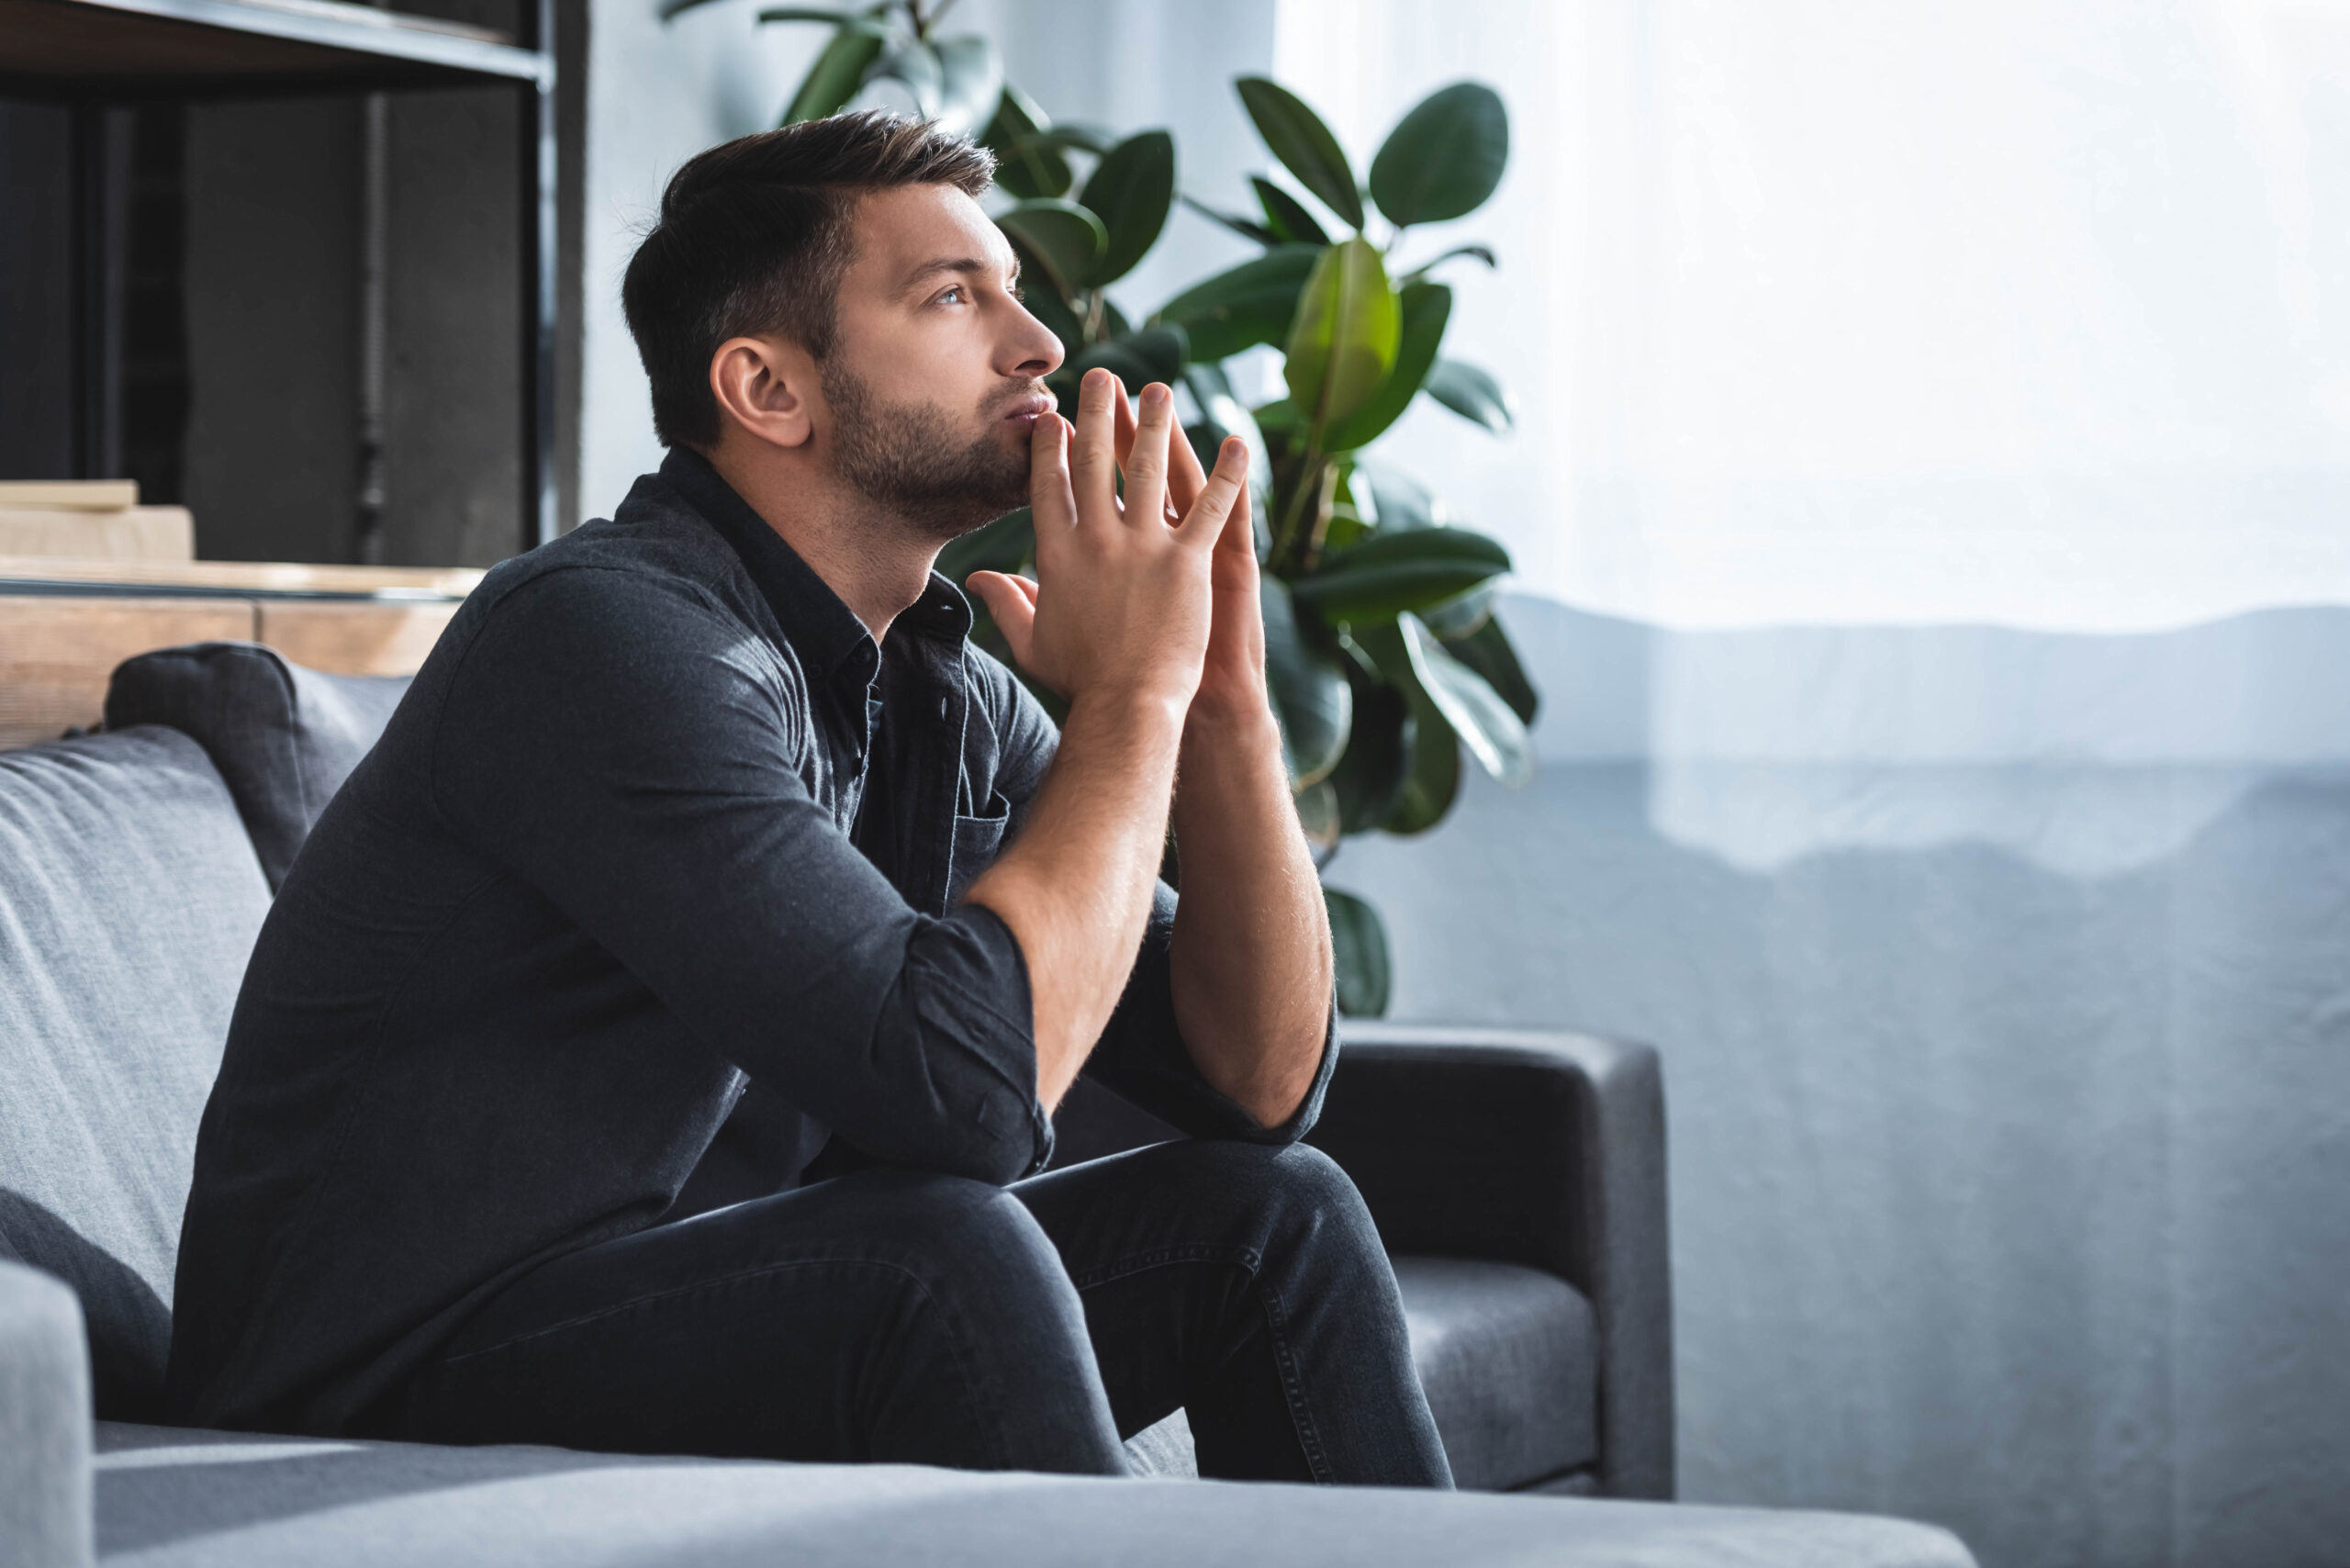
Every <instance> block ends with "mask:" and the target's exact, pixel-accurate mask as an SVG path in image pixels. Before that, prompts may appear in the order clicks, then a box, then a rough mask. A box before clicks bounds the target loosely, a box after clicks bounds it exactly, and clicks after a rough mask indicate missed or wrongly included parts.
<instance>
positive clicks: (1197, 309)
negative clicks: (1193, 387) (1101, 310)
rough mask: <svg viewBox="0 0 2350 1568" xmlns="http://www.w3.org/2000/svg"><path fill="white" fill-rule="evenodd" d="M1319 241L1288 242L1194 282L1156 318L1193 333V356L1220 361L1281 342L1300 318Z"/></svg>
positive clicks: (1159, 310)
mask: <svg viewBox="0 0 2350 1568" xmlns="http://www.w3.org/2000/svg"><path fill="white" fill-rule="evenodd" d="M1322 253H1323V252H1322V250H1321V248H1320V247H1318V246H1314V245H1283V246H1281V247H1279V248H1278V249H1275V250H1271V251H1268V252H1265V253H1264V254H1263V255H1261V256H1258V257H1256V258H1254V259H1253V260H1250V261H1246V262H1243V263H1240V264H1239V265H1238V266H1237V267H1234V268H1232V269H1231V270H1229V271H1227V272H1221V273H1218V274H1215V276H1214V277H1212V278H1208V279H1206V280H1205V281H1203V282H1201V283H1198V284H1194V285H1193V286H1192V287H1190V288H1187V289H1185V290H1184V291H1183V292H1182V293H1181V294H1179V295H1177V296H1176V297H1174V298H1172V299H1170V300H1169V301H1168V302H1167V303H1166V304H1165V305H1162V306H1160V307H1159V308H1158V314H1157V315H1156V316H1155V317H1154V318H1153V319H1155V320H1159V321H1165V322H1170V323H1172V324H1173V325H1175V326H1179V327H1181V328H1182V329H1183V330H1185V331H1186V332H1189V333H1190V334H1191V336H1192V358H1194V359H1199V360H1210V361H1213V360H1219V359H1224V358H1226V357H1228V356H1230V355H1232V354H1237V353H1239V352H1240V351H1241V350H1243V349H1248V348H1254V347H1255V346H1256V345H1257V344H1259V343H1278V342H1281V339H1282V337H1283V336H1284V335H1285V334H1286V333H1287V332H1288V331H1289V329H1290V323H1291V322H1292V320H1293V319H1295V318H1296V315H1297V302H1298V296H1299V295H1301V294H1302V293H1304V289H1305V280H1306V279H1307V278H1308V277H1310V276H1311V275H1313V272H1314V265H1315V261H1316V260H1317V259H1319V258H1320V256H1321V255H1322Z"/></svg>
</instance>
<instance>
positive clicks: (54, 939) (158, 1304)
mask: <svg viewBox="0 0 2350 1568" xmlns="http://www.w3.org/2000/svg"><path fill="white" fill-rule="evenodd" d="M269 899H270V892H269V884H268V882H267V881H266V880H265V879H263V875H262V869H261V865H260V862H259V860H258V859H257V858H256V857H255V856H254V853H253V846H252V841H251V840H250V839H249V838H247V836H246V834H245V829H244V826H243V823H242V821H241V818H240V816H239V814H238V812H237V806H236V803H235V801H233V800H232V799H231V798H230V796H229V790H228V787H227V785H226V784H225V783H224V782H223V781H222V779H221V777H220V775H219V773H218V771H217V770H216V769H215V768H214V767H213V766H212V763H211V761H210V760H209V759H208V758H207V756H206V755H205V752H204V748H203V747H202V746H200V745H197V744H196V742H195V741H194V740H193V739H191V738H190V737H188V736H187V735H185V734H178V733H176V732H174V731H172V730H167V729H160V728H140V729H131V730H126V731H123V732H120V733H118V734H114V733H109V734H97V735H90V736H85V737H83V738H79V739H73V740H64V741H58V742H55V743H52V744H50V745H38V746H29V747H27V748H25V749H24V750H21V751H11V752H0V1252H5V1253H6V1254H13V1255H14V1256H16V1257H17V1258H20V1259H22V1260H24V1261H25V1262H28V1263H30V1264H33V1265H35V1266H36V1267H39V1268H41V1269H46V1270H48V1271H50V1272H51V1273H54V1274H57V1275H60V1276H62V1278H63V1279H64V1280H65V1281H66V1282H68V1283H70V1284H72V1285H73V1287H74V1289H75V1290H77V1291H78V1292H79V1293H80V1294H81V1297H82V1307H83V1311H84V1315H85V1316H86V1317H87V1319H88V1323H89V1329H90V1342H91V1359H92V1363H93V1371H94V1372H95V1381H96V1385H97V1405H98V1414H99V1415H100V1416H102V1417H108V1418H129V1419H136V1418H138V1417H141V1416H146V1415H151V1414H153V1413H154V1412H155V1411H156V1410H157V1408H158V1406H159V1404H160V1399H161V1395H162V1378H163V1365H164V1360H165V1357H166V1355H167V1353H168V1351H169V1350H170V1343H171V1316H170V1310H171V1300H172V1275H173V1267H174V1263H175V1260H176V1255H177V1251H178V1246H179V1233H180V1217H181V1214H182V1211H183V1210H184V1209H185V1207H186V1204H187V1189H188V1178H189V1171H190V1170H191V1168H192V1166H193V1163H194V1159H195V1151H196V1123H197V1122H198V1120H199V1119H200V1118H201V1117H202V1115H203V1113H204V1104H205V1101H206V1099H207V1096H208V1095H209V1094H210V1093H211V1090H212V1080H213V1076H214V1074H215V1073H216V1072H217V1071H218V1069H219V1065H220V1053H221V1047H222V1044H223V1042H224V1041H225V1040H226V1039H227V1038H228V1033H229V1011H230V1009H231V1008H232V1007H233V1006H234V1004H235V1002H236V999H237V989H238V986H239V984H240V982H241V980H242V979H243V977H244V971H245V960H246V958H247V957H248V956H249V955H250V954H251V952H252V945H253V938H254V936H255V935H257V934H258V933H259V931H260V929H261V923H262V917H263V914H264V913H267V911H268V908H269Z"/></svg>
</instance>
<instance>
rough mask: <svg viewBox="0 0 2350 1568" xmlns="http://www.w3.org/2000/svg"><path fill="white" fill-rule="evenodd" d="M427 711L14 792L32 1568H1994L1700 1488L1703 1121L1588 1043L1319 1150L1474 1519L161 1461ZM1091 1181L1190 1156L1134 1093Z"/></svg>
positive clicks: (1341, 1107)
mask: <svg viewBox="0 0 2350 1568" xmlns="http://www.w3.org/2000/svg"><path fill="white" fill-rule="evenodd" d="M404 686H405V683H404V682H399V681H369V680H347V679H336V678H329V677H324V676H320V675H318V674H316V673H315V672H311V671H307V670H302V669H299V668H297V667H295V666H290V665H288V664H286V663H285V662H284V661H283V660H282V659H281V658H279V657H278V655H275V654H274V653H271V652H270V651H268V650H266V649H263V648H260V647H258V646H255V645H252V644H203V645H199V646H196V647H192V648H185V649H172V650H165V651H162V652H160V653H157V654H151V655H142V656H141V657H140V658H138V659H134V660H132V661H130V662H129V664H127V665H125V666H123V667H122V669H120V670H119V671H117V674H116V678H115V682H114V687H113V689H112V691H111V692H110V694H109V697H108V701H107V709H106V730H105V732H104V733H102V734H94V735H87V736H80V737H72V738H68V739H65V740H62V741H58V742H55V743H51V744H50V745H39V746H32V747H28V748H26V749H24V750H21V751H16V752H9V753H5V754H0V1564H6V1563H13V1562H26V1563H43V1564H47V1563H78V1562H87V1561H89V1560H90V1557H91V1554H92V1552H93V1551H95V1553H96V1554H97V1555H98V1556H99V1557H101V1558H103V1559H105V1560H106V1561H108V1562H115V1561H120V1562H142V1563H143V1562H152V1563H156V1564H179V1563H190V1564H193V1563H199V1562H224V1563H226V1562H236V1563H274V1562H285V1563H296V1562H306V1563H307V1562H335V1563H338V1564H342V1565H354V1568H355V1565H356V1564H361V1563H375V1562H382V1563H395V1562H398V1563H409V1562H415V1563H431V1564H433V1565H435V1568H442V1565H448V1564H462V1563H473V1562H482V1563H490V1562H499V1563H504V1562H533V1563H535V1562H548V1563H556V1562H562V1563H573V1562H611V1563H629V1564H634V1563H655V1562H708V1563H717V1562H736V1561H743V1562H749V1561H753V1560H757V1561H761V1562H766V1561H770V1560H774V1559H777V1558H779V1557H782V1556H785V1555H787V1554H788V1555H789V1558H790V1559H791V1560H792V1561H794V1562H844V1563H846V1562H860V1563H862V1562H897V1561H901V1560H902V1561H906V1562H916V1561H919V1562H924V1563H937V1562H1060V1561H1067V1562H1133V1563H1151V1562H1161V1561H1164V1562H1170V1563H1171V1562H1194V1561H1225V1560H1237V1561H1259V1560H1261V1561H1265V1562H1283V1563H1289V1562H1324V1561H1328V1562H1341V1561H1343V1562H1364V1561H1376V1562H1422V1561H1426V1562H1482V1561H1486V1560H1488V1559H1490V1560H1494V1561H1503V1560H1506V1561H1510V1562H1559V1563H1602V1562H1627V1563H1689V1564H1693V1565H1694V1564H1699V1563H1713V1562H1722V1563H1730V1562H1735V1563H1740V1564H1775V1563H1782V1562H1784V1563H1788V1564H1796V1563H1805V1564H1839V1563H1851V1564H1854V1565H1860V1564H1871V1565H1875V1564H1883V1565H1886V1568H1893V1565H1895V1564H1904V1565H1906V1564H1920V1565H1923V1564H1936V1565H1941V1564H1964V1563H1966V1562H1969V1561H1970V1560H1969V1559H1968V1557H1967V1555H1966V1553H1965V1551H1964V1548H1962V1547H1961V1546H1960V1545H1959V1544H1958V1543H1957V1542H1956V1541H1955V1540H1953V1539H1951V1538H1950V1537H1949V1536H1947V1535H1946V1534H1943V1533H1942V1532H1941V1531H1938V1530H1933V1529H1926V1528H1923V1527H1919V1526H1915V1525H1909V1524H1904V1523H1899V1522H1896V1521H1891V1520H1883V1519H1870V1518H1855V1517H1850V1516H1833V1515H1813V1514H1794V1513H1784V1512H1779V1513H1762V1512H1751V1511H1741V1510H1718V1509H1704V1508H1692V1507H1678V1506H1673V1507H1666V1506H1657V1505H1656V1504H1655V1503H1653V1502H1639V1501H1628V1500H1626V1499H1662V1498H1668V1497H1670V1495H1672V1488H1673V1397H1672V1371H1671V1337H1670V1316H1671V1313H1670V1300H1669V1296H1668V1293H1667V1278H1668V1274H1667V1265H1666V1259H1665V1223H1664V1219H1665V1216H1664V1177H1663V1168H1662V1160H1663V1141H1662V1130H1663V1129H1662V1088H1661V1085H1660V1081H1659V1078H1658V1072H1657V1063H1656V1058H1655V1057H1654V1055H1653V1054H1652V1053H1651V1052H1650V1051H1648V1050H1646V1049H1645V1048H1642V1047H1626V1046H1617V1045H1611V1044H1608V1043H1606V1042H1603V1041H1598V1040H1594V1039H1589V1038H1585V1037H1583V1036H1569V1035H1558V1034H1534V1033H1508V1032H1496V1031H1463V1030H1430V1029H1410V1028H1399V1027H1393V1026H1385V1027H1371V1026H1365V1025H1356V1026H1353V1027H1350V1028H1349V1029H1348V1031H1347V1037H1346V1053H1347V1056H1346V1061H1345V1064H1344V1066H1343V1068H1342V1070H1341V1071H1340V1073H1339V1075H1338V1077H1337V1080H1336V1081H1335V1082H1334V1084H1333V1087H1332V1090H1331V1093H1330V1098H1329V1101H1328V1105H1327V1109H1326V1113H1325V1116H1324V1119H1323V1123H1322V1126H1321V1127H1320V1128H1319V1129H1318V1130H1317V1132H1316V1134H1315V1139H1316V1141H1317V1142H1319V1143H1321V1144H1322V1145H1323V1147H1324V1148H1326V1149H1327V1150H1328V1151H1329V1152H1330V1153H1331V1154H1332V1155H1333V1156H1334V1157H1335V1158H1337V1159H1338V1160H1339V1162H1340V1163H1341V1164H1342V1165H1343V1166H1344V1167H1345V1168H1346V1169H1347V1170H1348V1171H1349V1172H1350V1173H1351V1174H1352V1175H1353V1176H1354V1178H1355V1180H1356V1182H1358V1184H1359V1185H1360V1187H1361V1188H1362V1190H1363V1192H1364V1193H1365V1195H1366V1197H1367V1198H1368V1199H1369V1201H1370V1203H1371V1209H1372V1212H1373V1213H1374V1215H1376V1216H1377V1218H1378V1220H1379V1223H1380V1226H1381V1230H1382V1235H1383V1236H1384V1238H1386V1239H1387V1241H1388V1243H1389V1246H1390V1248H1391V1249H1392V1250H1393V1253H1394V1255H1395V1262H1396V1271H1397V1275H1398V1277H1399V1279H1400V1280H1401V1281H1402V1282H1403V1285H1404V1297H1405V1302H1406V1305H1407V1307H1408V1309H1409V1312H1410V1316H1411V1327H1412V1336H1413V1349H1414V1351H1415V1354H1416V1357H1417V1359H1418V1361H1419V1363H1420V1367H1421V1372H1422V1377H1423V1381H1424V1382H1425V1383H1426V1384H1427V1389H1428V1393H1429V1397H1430V1403H1431V1405H1432V1406H1433V1407H1434V1408H1435V1411H1436V1414H1437V1417H1438V1427H1439V1429H1440V1430H1441V1431H1442V1434H1443V1437H1444V1440H1445V1444H1446V1447H1447V1450H1449V1453H1450V1455H1451V1457H1452V1461H1453V1464H1454V1468H1455V1470H1456V1472H1457V1473H1458V1474H1459V1476H1460V1480H1461V1483H1462V1484H1463V1485H1464V1487H1467V1488H1473V1489H1477V1490H1482V1491H1486V1492H1505V1491H1508V1492H1518V1493H1529V1492H1531V1493H1553V1494H1557V1493H1565V1494H1586V1495H1596V1496H1585V1497H1583V1498H1580V1499H1562V1498H1561V1497H1557V1496H1525V1495H1520V1496H1497V1495H1466V1494H1464V1495H1452V1496H1440V1495H1427V1494H1405V1493H1400V1492H1395V1493H1388V1492H1370V1491H1332V1490H1318V1491H1317V1490H1315V1489H1312V1488H1304V1487H1290V1486H1268V1485H1236V1484H1219V1483H1203V1482H1199V1481H1196V1480H1181V1481H1180V1482H1179V1480H1178V1478H1180V1477H1181V1476H1182V1475H1183V1473H1184V1472H1185V1471H1186V1470H1187V1469H1188V1465H1189V1453H1188V1439H1187V1434H1186V1433H1185V1432H1184V1430H1183V1429H1182V1427H1181V1419H1180V1416H1179V1417H1177V1418H1175V1419H1173V1420H1170V1421H1169V1423H1165V1424H1163V1425H1162V1426H1161V1427H1159V1428H1153V1429H1152V1430H1151V1431H1150V1432H1148V1433H1146V1434H1143V1435H1141V1436H1140V1437H1139V1438H1137V1439H1136V1442H1135V1444H1134V1445H1132V1446H1133V1449H1134V1452H1135V1457H1136V1468H1137V1469H1138V1470H1140V1471H1143V1472H1145V1473H1147V1474H1150V1475H1153V1476H1154V1477H1155V1478H1154V1479H1147V1480H1140V1481H1131V1482H1117V1481H1098V1480H1079V1479H1070V1478H1058V1477H1046V1476H1033V1475H979V1474H967V1473H952V1472H944V1471H931V1470H922V1469H915V1468H907V1467H881V1466H871V1467H849V1466H811V1465H794V1464H780V1463H754V1462H711V1461H701V1460H693V1459H685V1458H642V1457H632V1456H611V1455H598V1454H588V1453H576V1452H569V1451H564V1450H545V1449H522V1448H487V1449H453V1448H437V1447H431V1446H424V1445H413V1444H397V1443H372V1442H352V1441H341V1440H322V1439H304V1438H291V1437H268V1436H256V1435H252V1434H236V1433H223V1432H206V1431H196V1430H190V1429H184V1428H171V1427H166V1426H159V1425H154V1424H151V1423H153V1422H154V1421H156V1420H157V1419H158V1418H159V1417H160V1416H161V1414H162V1412H161V1410H160V1408H159V1404H158V1401H159V1394H160V1386H161V1376H162V1360H163V1355H164V1351H165V1349H166V1347H167V1345H168V1342H169V1336H170V1306H169V1302H170V1295H171V1288H172V1277H173V1260H174V1254H175V1249H176V1242H177V1234H178V1226H179V1217H180V1212H181V1208H182V1205H183V1204H184V1202H185V1196H186V1186H187V1179H188V1170H189V1164H190V1159H191V1154H192V1150H193V1147H194V1141H195V1136H196V1121H197V1117H198V1115H199V1114H200V1112H201V1110H202V1108H203V1104H204V1101H205V1097H206V1095H207V1092H208V1091H209V1088H210V1082H211V1077H212V1073H213V1071H214V1070H215V1069H216V1067H217V1065H218V1058H219V1053H220V1047H221V1041H222V1039H223V1037H224V1036H225V1034H226V1031H227V1025H228V1016H229V1008H230V1006H231V1004H232V1002H233V1001H234V999H235V995H236V991H237V986H238V981H239V979H240V976H241V972H242V969H243V963H244V958H245V955H246V953H247V952H248V951H249V949H250V947H251V945H252V939H253V935H254V933H255V932H256V930H257V929H258V927H259V925H260V922H261V919H262V916H263V913H264V912H265V911H266V909H267V907H268V903H269V900H270V896H271V892H272V890H273V889H274V887H275V886H276V884H277V883H278V881H279V880H280V879H282V878H283V877H284V874H285V868H286V867H287V866H288V865H289V864H290V863H291V861H292V858H293V856H294V854H295V852H296V850H297V849H298V847H299V846H300V843H301V839H302V836H303V834H305V833H306V832H307V831H308V825H309V823H311V822H312V821H314V820H315V818H316V816H317V814H318V812H319V809H320V808H321V807H322V806H323V805H324V804H325V801H326V800H327V798H328V797H329V796H330V795H331V793H332V792H333V790H334V789H335V788H336V787H337V785H338V784H339V783H340V782H341V778H343V777H344V776H345V775H346V774H347V773H348V772H349V770H350V768H351V767H352V766H353V764H354V763H355V762H356V761H357V760H358V758H359V757H360V756H361V755H363V754H364V750H365V748H366V746H367V745H370V744H372V741H373V738H374V736H375V734H377V733H378V732H379V731H380V729H381V727H382V724H383V722H384V720H385V718H386V716H387V715H388V713H389V711H390V709H391V707H392V705H393V704H394V703H396V702H397V699H398V696H399V694H400V692H401V690H402V689H404ZM1061 1136H1062V1139H1063V1142H1064V1146H1065V1148H1064V1158H1069V1159H1074V1158H1081V1157H1088V1156H1091V1155H1092V1154H1096V1153H1101V1152H1106V1151H1108V1150H1111V1149H1114V1148H1122V1147H1126V1146H1129V1145H1131V1144H1134V1143H1136V1142H1142V1141H1147V1140H1149V1139H1150V1138H1152V1137H1157V1136H1161V1135H1160V1133H1159V1131H1158V1128H1156V1127H1155V1126H1153V1125H1152V1124H1150V1123H1149V1121H1148V1119H1147V1118H1145V1117H1142V1116H1141V1115H1140V1114H1138V1113H1136V1112H1135V1111H1133V1110H1132V1108H1131V1107H1127V1106H1125V1105H1124V1104H1123V1103H1120V1102H1117V1101H1116V1100H1114V1099H1113V1098H1112V1097H1110V1096H1108V1095H1106V1094H1103V1093H1100V1092H1091V1091H1089V1092H1086V1093H1084V1094H1082V1095H1080V1096H1077V1097H1073V1098H1072V1100H1071V1102H1070V1103H1069V1105H1068V1106H1066V1107H1065V1108H1064V1111H1063V1114H1062V1126H1061Z"/></svg>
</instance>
